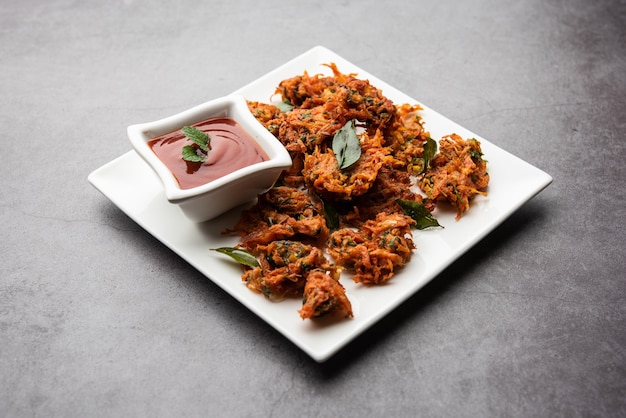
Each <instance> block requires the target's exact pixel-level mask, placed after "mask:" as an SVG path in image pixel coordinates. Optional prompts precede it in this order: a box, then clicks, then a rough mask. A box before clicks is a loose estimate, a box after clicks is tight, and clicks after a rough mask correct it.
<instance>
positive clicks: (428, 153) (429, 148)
mask: <svg viewBox="0 0 626 418" xmlns="http://www.w3.org/2000/svg"><path fill="white" fill-rule="evenodd" d="M436 153H437V143H436V142H435V140H434V139H432V138H431V137H426V143H425V144H424V152H423V153H422V160H424V167H423V168H422V173H423V172H425V171H426V170H427V169H428V166H429V165H430V161H431V160H432V159H433V157H434V156H435V154H436Z"/></svg>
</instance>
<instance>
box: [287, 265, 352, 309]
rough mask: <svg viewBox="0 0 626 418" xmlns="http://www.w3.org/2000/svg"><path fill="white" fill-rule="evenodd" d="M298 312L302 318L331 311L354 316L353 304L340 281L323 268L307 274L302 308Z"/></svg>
mask: <svg viewBox="0 0 626 418" xmlns="http://www.w3.org/2000/svg"><path fill="white" fill-rule="evenodd" d="M298 313H299V314H300V317H301V318H302V319H307V318H317V317H320V316H324V315H327V314H329V313H330V314H333V315H337V316H343V317H344V318H352V305H351V304H350V300H349V299H348V297H347V296H346V291H345V289H344V287H343V286H342V285H341V283H339V281H337V280H335V279H333V278H332V277H331V276H330V275H329V274H328V273H326V272H325V271H323V270H313V271H311V273H309V275H308V276H307V279H306V284H305V286H304V292H303V301H302V308H301V309H300V310H299V311H298Z"/></svg>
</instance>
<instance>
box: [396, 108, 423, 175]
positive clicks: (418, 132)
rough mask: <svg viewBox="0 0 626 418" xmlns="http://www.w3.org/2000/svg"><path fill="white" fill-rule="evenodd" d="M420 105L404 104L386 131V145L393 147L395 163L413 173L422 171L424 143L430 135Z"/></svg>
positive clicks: (398, 109)
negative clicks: (425, 127)
mask: <svg viewBox="0 0 626 418" xmlns="http://www.w3.org/2000/svg"><path fill="white" fill-rule="evenodd" d="M421 110H422V107H421V106H420V105H410V104H407V103H405V104H402V105H399V106H397V112H396V114H395V115H394V118H393V120H392V121H391V123H390V124H389V126H388V128H387V130H386V132H385V139H386V141H387V142H386V143H385V145H387V146H389V147H390V148H391V150H392V151H391V153H392V155H393V157H394V158H395V160H396V161H395V163H396V165H398V166H399V167H401V168H404V169H406V170H407V171H408V172H409V173H411V174H419V173H420V172H421V168H422V167H423V165H422V160H421V157H422V154H423V152H424V143H425V142H426V138H427V137H428V136H429V135H430V134H429V133H428V132H426V130H425V129H424V125H423V123H424V122H423V120H422V117H421V116H420V113H419V112H420V111H421Z"/></svg>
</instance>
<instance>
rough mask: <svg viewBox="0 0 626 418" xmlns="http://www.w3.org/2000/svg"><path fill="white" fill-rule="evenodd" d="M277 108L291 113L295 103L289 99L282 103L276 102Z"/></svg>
mask: <svg viewBox="0 0 626 418" xmlns="http://www.w3.org/2000/svg"><path fill="white" fill-rule="evenodd" d="M275 106H276V107H277V108H279V109H280V111H281V112H283V113H289V112H291V111H292V110H293V108H294V105H292V104H291V103H289V101H288V100H283V101H282V102H280V103H276V105H275Z"/></svg>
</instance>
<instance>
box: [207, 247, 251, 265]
mask: <svg viewBox="0 0 626 418" xmlns="http://www.w3.org/2000/svg"><path fill="white" fill-rule="evenodd" d="M211 249H212V250H213V251H217V252H218V253H222V254H226V255H227V256H229V257H230V258H232V259H233V260H235V261H236V262H238V263H239V264H243V265H244V266H248V267H259V266H260V265H259V261H258V260H257V259H256V257H255V256H253V255H252V254H250V253H249V252H248V251H246V250H242V249H241V248H233V247H220V248H211Z"/></svg>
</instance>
